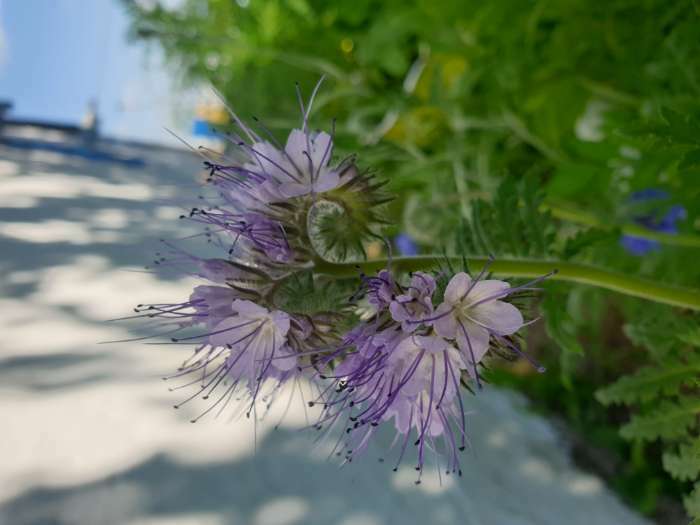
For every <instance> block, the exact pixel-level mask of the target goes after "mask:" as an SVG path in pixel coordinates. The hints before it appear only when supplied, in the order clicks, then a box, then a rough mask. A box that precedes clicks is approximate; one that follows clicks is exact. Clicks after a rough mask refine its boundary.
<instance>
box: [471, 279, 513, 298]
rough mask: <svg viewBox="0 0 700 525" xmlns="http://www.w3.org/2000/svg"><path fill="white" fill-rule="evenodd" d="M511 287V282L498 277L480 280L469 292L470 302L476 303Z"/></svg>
mask: <svg viewBox="0 0 700 525" xmlns="http://www.w3.org/2000/svg"><path fill="white" fill-rule="evenodd" d="M508 288H510V284H508V283H507V282H505V281H499V280H497V279H488V280H485V281H479V282H478V283H476V284H475V285H474V288H472V290H471V292H469V299H468V301H469V303H475V302H477V301H480V300H482V299H486V298H487V297H491V296H493V295H496V294H498V293H500V292H503V291H504V290H507V289H508Z"/></svg>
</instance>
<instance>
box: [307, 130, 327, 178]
mask: <svg viewBox="0 0 700 525" xmlns="http://www.w3.org/2000/svg"><path fill="white" fill-rule="evenodd" d="M332 147H333V144H332V142H331V136H330V135H329V134H328V133H326V132H325V131H322V132H320V133H319V134H317V135H316V136H314V137H312V139H311V152H310V155H311V161H312V164H313V168H314V171H318V169H319V167H323V166H325V165H327V164H328V161H329V160H330V158H331V148H332Z"/></svg>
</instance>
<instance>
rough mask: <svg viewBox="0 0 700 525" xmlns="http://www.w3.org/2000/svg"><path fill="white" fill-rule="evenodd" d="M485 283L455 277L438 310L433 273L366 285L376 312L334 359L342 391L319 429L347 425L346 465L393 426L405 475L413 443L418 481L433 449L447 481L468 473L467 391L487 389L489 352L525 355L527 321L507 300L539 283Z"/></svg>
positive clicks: (387, 277) (329, 399) (326, 402)
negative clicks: (520, 339) (483, 376)
mask: <svg viewBox="0 0 700 525" xmlns="http://www.w3.org/2000/svg"><path fill="white" fill-rule="evenodd" d="M483 275H484V272H482V273H481V274H480V275H479V276H478V277H477V278H476V279H472V278H471V277H470V276H469V275H468V274H466V273H463V272H460V273H457V274H456V275H454V276H453V277H452V278H451V279H450V280H449V283H448V284H447V287H446V288H445V290H444V293H443V294H442V295H443V297H442V302H441V303H440V304H439V305H438V306H437V308H434V307H433V300H434V299H435V297H436V295H437V294H436V288H437V284H436V281H435V278H434V277H433V276H432V275H430V274H427V273H423V272H415V273H413V274H412V275H411V279H410V282H408V283H407V284H405V285H401V284H400V283H399V282H398V281H397V279H396V278H395V277H394V276H393V275H392V274H391V272H390V271H388V270H382V271H381V272H379V274H378V275H377V276H375V277H365V279H364V281H365V282H364V290H365V293H366V295H367V299H368V301H369V303H370V305H371V306H372V307H373V308H374V309H375V313H374V315H373V316H372V317H371V319H369V320H367V321H365V322H362V323H360V324H359V325H358V326H357V327H356V328H354V329H353V330H351V331H350V332H349V333H348V334H347V335H346V336H345V337H344V339H343V343H342V345H341V347H340V349H339V350H338V353H337V354H336V355H334V356H333V359H329V360H328V368H329V371H328V372H327V373H326V376H328V377H331V378H333V380H334V388H333V389H332V390H331V393H330V394H327V396H325V397H322V398H321V399H320V400H319V402H320V403H322V404H323V406H324V411H323V415H322V417H321V419H320V421H319V426H320V427H324V426H325V427H326V428H328V429H330V428H333V427H336V426H341V425H342V426H343V427H342V428H343V429H344V434H345V436H344V439H342V440H341V441H340V442H339V443H338V447H339V448H341V449H342V450H338V451H337V452H338V453H339V454H343V453H344V454H345V457H346V459H347V460H348V461H351V460H352V458H353V456H354V455H356V454H358V453H360V452H361V451H363V450H365V449H366V447H367V445H368V443H369V440H370V438H371V436H372V435H373V434H374V433H375V432H376V429H377V427H378V426H379V425H380V424H381V423H383V422H386V421H390V420H393V422H394V427H395V429H396V432H397V439H396V441H395V443H399V447H400V452H399V453H398V460H397V467H398V464H399V463H400V462H401V460H402V459H403V457H404V455H405V453H406V450H407V448H408V446H409V444H410V442H412V443H413V445H414V446H416V447H417V449H418V451H417V463H416V469H417V470H418V471H419V472H420V473H422V471H423V465H424V461H425V456H426V453H427V451H428V450H432V451H441V452H443V454H442V456H443V457H444V458H445V460H446V462H447V465H446V467H447V468H446V471H447V472H448V473H449V472H460V469H459V458H458V452H459V451H461V450H464V448H465V446H466V423H465V411H464V404H463V401H462V397H461V394H460V390H461V389H460V386H461V385H466V384H468V383H469V382H472V381H473V382H475V383H476V385H477V386H480V385H481V383H480V374H479V367H478V365H479V364H480V363H481V362H482V361H483V359H484V357H485V355H486V354H487V352H488V351H489V350H490V349H491V350H494V351H496V352H498V353H501V354H502V353H503V352H506V353H511V354H512V353H515V354H518V355H519V354H521V352H520V350H519V347H518V344H517V340H516V338H515V337H513V334H515V333H516V332H517V331H518V330H519V329H520V328H521V327H522V326H524V325H525V321H524V320H523V316H522V314H521V313H520V311H519V310H518V308H516V307H515V306H514V305H513V304H511V303H509V302H507V300H508V299H509V298H511V297H513V296H514V295H517V294H518V293H520V292H522V291H524V290H529V289H531V287H532V286H533V284H535V283H536V282H538V281H539V280H540V279H537V280H535V281H533V282H530V283H527V284H526V285H523V286H520V287H517V288H511V287H510V286H509V285H508V283H506V282H504V281H499V280H492V279H482V277H483ZM339 356H340V357H342V358H341V359H339ZM460 473H461V472H460ZM419 480H420V474H419Z"/></svg>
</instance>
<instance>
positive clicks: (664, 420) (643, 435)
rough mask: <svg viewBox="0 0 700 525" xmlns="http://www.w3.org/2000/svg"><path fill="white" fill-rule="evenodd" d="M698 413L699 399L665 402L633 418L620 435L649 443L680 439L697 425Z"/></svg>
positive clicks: (699, 407)
mask: <svg viewBox="0 0 700 525" xmlns="http://www.w3.org/2000/svg"><path fill="white" fill-rule="evenodd" d="M698 413H700V400H699V399H692V400H691V399H683V400H681V402H680V403H678V404H676V403H673V402H671V401H664V402H662V403H660V404H659V405H658V406H657V408H655V409H654V410H653V411H652V412H650V413H648V414H638V415H635V416H633V417H632V420H631V421H630V422H629V423H627V424H626V425H625V426H623V427H622V428H621V429H620V435H621V436H622V437H624V438H626V439H642V440H649V441H653V440H655V439H657V438H662V439H674V438H679V437H682V436H683V435H685V433H686V432H687V431H688V429H689V428H690V427H692V426H693V425H694V424H695V423H696V419H697V415H698Z"/></svg>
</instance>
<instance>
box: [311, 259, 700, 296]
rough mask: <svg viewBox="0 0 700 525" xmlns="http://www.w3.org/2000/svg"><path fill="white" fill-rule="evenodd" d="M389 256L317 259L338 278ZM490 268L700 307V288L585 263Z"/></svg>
mask: <svg viewBox="0 0 700 525" xmlns="http://www.w3.org/2000/svg"><path fill="white" fill-rule="evenodd" d="M449 259H450V260H451V261H452V262H453V264H454V265H455V267H457V266H459V265H460V264H461V258H460V257H450V258H449ZM444 261H445V258H444V257H442V256H430V255H426V256H416V257H395V258H393V259H392V261H391V266H392V268H393V269H394V270H396V271H399V272H409V271H415V270H429V269H434V268H437V267H439V266H440V264H441V263H444ZM487 261H488V259H486V258H485V257H469V259H468V262H469V268H470V270H471V271H476V272H478V271H480V270H481V269H482V268H483V267H484V264H485V263H486V262H487ZM386 265H387V260H386V259H376V260H373V261H360V262H348V263H332V262H328V261H324V260H317V261H316V263H315V270H316V271H317V272H319V273H323V274H326V275H332V276H336V277H352V276H357V275H358V274H359V272H361V271H362V272H364V273H366V274H373V273H375V272H377V271H378V270H380V269H382V268H385V267H386ZM489 270H490V271H491V272H492V273H493V274H494V275H497V276H505V277H531V278H534V277H539V276H541V275H544V274H546V273H549V272H551V271H553V270H556V271H557V273H556V274H555V275H553V276H552V277H551V279H553V280H557V281H567V282H572V283H580V284H587V285H590V286H597V287H599V288H604V289H606V290H612V291H614V292H618V293H622V294H625V295H630V296H632V297H640V298H642V299H647V300H649V301H655V302H657V303H663V304H669V305H672V306H678V307H681V308H688V309H691V310H700V290H694V289H692V288H679V287H675V286H669V285H665V284H662V283H659V282H656V281H650V280H647V279H641V278H639V277H634V276H632V275H626V274H622V273H617V272H612V271H609V270H603V269H601V268H595V267H593V266H587V265H584V264H579V263H573V262H567V261H543V260H539V261H537V260H527V259H498V260H496V261H494V262H493V263H492V264H491V266H490V268H489Z"/></svg>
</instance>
